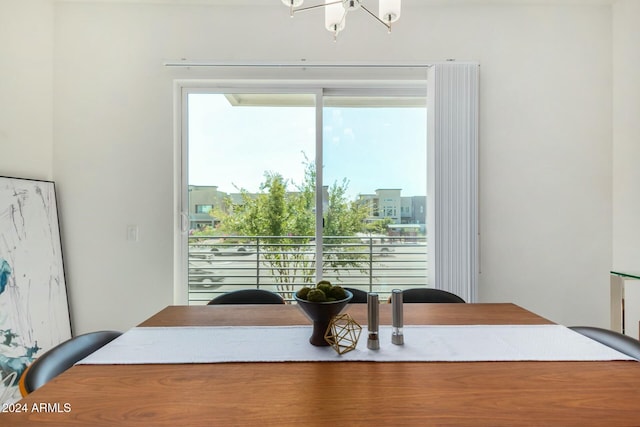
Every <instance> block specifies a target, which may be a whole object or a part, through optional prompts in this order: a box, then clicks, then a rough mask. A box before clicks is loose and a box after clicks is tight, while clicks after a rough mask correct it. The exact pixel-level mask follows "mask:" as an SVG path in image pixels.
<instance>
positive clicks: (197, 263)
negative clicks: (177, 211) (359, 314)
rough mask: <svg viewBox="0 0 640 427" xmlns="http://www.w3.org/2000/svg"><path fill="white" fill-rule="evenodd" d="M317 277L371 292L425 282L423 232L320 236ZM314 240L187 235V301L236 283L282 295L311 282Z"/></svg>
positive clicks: (201, 301)
mask: <svg viewBox="0 0 640 427" xmlns="http://www.w3.org/2000/svg"><path fill="white" fill-rule="evenodd" d="M322 252H323V259H322V277H323V278H324V279H327V280H330V281H331V282H332V283H334V284H339V285H341V286H345V287H353V288H358V289H362V290H365V291H367V292H377V293H379V294H380V299H381V300H383V299H386V297H387V296H388V295H390V293H391V290H392V289H406V288H412V287H419V286H425V285H426V284H427V280H428V279H427V277H428V274H427V242H426V238H425V237H406V236H400V237H398V236H389V237H387V236H385V237H382V238H381V237H379V236H366V237H360V236H358V237H354V236H348V237H334V236H330V237H328V236H327V237H324V241H323V251H322ZM315 268H316V243H315V241H314V238H313V237H308V236H287V237H274V236H258V237H255V236H251V237H249V236H226V237H224V238H213V237H201V236H198V237H195V236H190V237H189V304H206V303H207V302H208V301H210V300H211V299H212V298H214V297H215V296H217V295H218V294H221V293H225V292H228V291H231V290H234V289H241V288H262V289H269V290H272V291H276V292H279V293H280V294H281V295H282V296H283V297H284V298H285V299H286V300H287V301H291V300H292V299H293V292H295V291H297V290H298V289H300V288H301V287H302V286H305V285H310V284H313V283H314V281H315V277H316V275H315Z"/></svg>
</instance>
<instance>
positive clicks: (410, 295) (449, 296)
mask: <svg viewBox="0 0 640 427" xmlns="http://www.w3.org/2000/svg"><path fill="white" fill-rule="evenodd" d="M402 301H403V302H406V303H464V302H466V301H465V300H463V299H462V298H460V297H459V296H458V295H456V294H453V293H451V292H448V291H444V290H442V289H434V288H411V289H405V290H404V291H402Z"/></svg>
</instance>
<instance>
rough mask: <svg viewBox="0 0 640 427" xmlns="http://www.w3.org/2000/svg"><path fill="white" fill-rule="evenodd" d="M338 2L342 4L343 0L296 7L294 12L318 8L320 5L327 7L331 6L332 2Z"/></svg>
mask: <svg viewBox="0 0 640 427" xmlns="http://www.w3.org/2000/svg"><path fill="white" fill-rule="evenodd" d="M338 3H340V4H342V0H338V1H334V2H331V3H322V4H316V5H315V6H307V7H300V8H298V9H294V10H293V13H296V12H304V11H307V10H311V9H318V8H320V7H327V6H331V5H332V4H338Z"/></svg>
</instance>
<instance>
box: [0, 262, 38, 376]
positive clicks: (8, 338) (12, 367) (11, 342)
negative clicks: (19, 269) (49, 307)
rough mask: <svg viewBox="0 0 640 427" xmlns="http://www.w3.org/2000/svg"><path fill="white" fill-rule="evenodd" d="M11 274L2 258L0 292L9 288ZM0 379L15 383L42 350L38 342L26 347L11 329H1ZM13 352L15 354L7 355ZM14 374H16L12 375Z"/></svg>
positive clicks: (0, 264)
mask: <svg viewBox="0 0 640 427" xmlns="http://www.w3.org/2000/svg"><path fill="white" fill-rule="evenodd" d="M10 275H11V266H10V265H9V263H8V262H7V260H5V259H3V258H0V294H2V293H3V292H4V291H5V289H6V288H7V283H9V276H10ZM0 336H1V337H2V338H0V339H1V340H2V342H0V379H3V380H4V379H7V378H13V379H14V380H13V384H4V385H5V386H11V385H15V382H16V381H17V379H18V378H20V376H21V375H22V373H23V372H24V371H25V369H27V366H29V364H30V363H31V362H33V359H34V356H35V355H36V353H37V352H38V350H41V348H40V347H38V343H37V342H36V343H34V345H33V346H30V347H25V346H23V345H21V344H19V343H18V342H17V341H16V338H18V337H19V335H18V334H16V333H15V332H14V331H13V330H11V329H0ZM8 354H12V355H13V356H7V355H8ZM12 374H15V375H13V376H12Z"/></svg>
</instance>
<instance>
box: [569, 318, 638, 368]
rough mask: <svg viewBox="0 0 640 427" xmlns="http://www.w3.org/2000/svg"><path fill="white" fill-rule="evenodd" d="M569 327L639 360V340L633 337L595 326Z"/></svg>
mask: <svg viewBox="0 0 640 427" xmlns="http://www.w3.org/2000/svg"><path fill="white" fill-rule="evenodd" d="M569 329H572V330H574V331H576V332H578V333H579V334H582V335H584V336H586V337H589V338H591V339H592V340H595V341H598V342H599V343H601V344H604V345H606V346H607V347H611V348H612V349H614V350H618V351H619V352H620V353H624V354H626V355H627V356H631V357H633V358H635V359H638V360H640V341H638V340H637V339H635V338H632V337H630V336H628V335H624V334H621V333H619V332H616V331H612V330H610V329H604V328H597V327H594V326H570V327H569Z"/></svg>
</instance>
